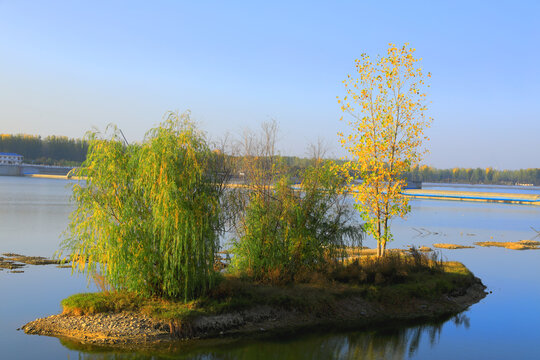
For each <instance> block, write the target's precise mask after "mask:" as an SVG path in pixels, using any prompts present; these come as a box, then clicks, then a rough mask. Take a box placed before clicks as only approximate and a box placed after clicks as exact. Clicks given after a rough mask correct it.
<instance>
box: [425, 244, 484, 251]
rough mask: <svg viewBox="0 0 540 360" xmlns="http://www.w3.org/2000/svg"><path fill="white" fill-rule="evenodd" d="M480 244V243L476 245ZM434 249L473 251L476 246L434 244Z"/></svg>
mask: <svg viewBox="0 0 540 360" xmlns="http://www.w3.org/2000/svg"><path fill="white" fill-rule="evenodd" d="M476 244H478V243H476ZM433 246H434V247H436V248H439V249H452V250H455V249H473V248H474V246H467V245H458V244H433Z"/></svg>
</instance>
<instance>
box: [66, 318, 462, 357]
mask: <svg viewBox="0 0 540 360" xmlns="http://www.w3.org/2000/svg"><path fill="white" fill-rule="evenodd" d="M449 320H450V321H449ZM446 323H453V324H454V325H455V326H457V327H460V326H463V327H464V328H465V329H468V328H469V327H470V319H469V317H468V316H467V315H466V314H464V313H461V314H458V315H456V316H453V317H452V318H446V319H441V320H440V321H437V322H431V323H423V324H418V325H415V326H407V327H406V326H401V327H395V326H385V327H381V328H378V329H376V330H370V331H357V332H348V333H344V334H339V333H338V334H336V333H332V334H325V335H321V334H318V335H308V336H305V337H302V338H300V339H290V340H283V339H280V340H275V339H273V340H269V339H267V340H256V341H255V340H252V341H245V342H244V341H242V342H234V343H232V344H220V345H215V344H213V345H212V343H211V342H206V343H204V342H203V343H199V346H196V347H193V346H187V347H186V346H182V344H178V345H177V346H176V348H175V347H174V346H173V347H168V348H167V349H163V348H162V349H154V350H151V351H148V352H146V353H119V352H114V353H112V352H109V351H110V349H101V350H98V349H94V350H91V348H88V347H82V346H81V345H79V346H77V345H76V343H73V342H67V341H62V343H63V344H64V346H66V347H68V348H71V349H73V350H79V351H81V352H80V353H79V359H81V360H87V359H88V360H90V359H93V360H98V359H99V360H117V359H118V360H120V359H173V358H174V359H194V360H210V359H220V360H248V359H267V360H274V359H275V360H277V359H344V360H348V359H359V360H376V359H391V360H402V359H407V358H413V357H414V356H415V355H416V354H417V352H418V350H419V348H420V346H421V344H422V343H423V342H425V341H426V340H427V341H428V343H429V346H431V347H433V346H436V345H437V344H438V343H439V340H440V338H441V333H442V329H443V326H444V324H446ZM89 351H93V352H89Z"/></svg>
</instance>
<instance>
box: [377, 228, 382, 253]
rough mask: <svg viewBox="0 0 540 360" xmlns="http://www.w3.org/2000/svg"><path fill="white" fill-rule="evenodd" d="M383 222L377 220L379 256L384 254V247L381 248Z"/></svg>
mask: <svg viewBox="0 0 540 360" xmlns="http://www.w3.org/2000/svg"><path fill="white" fill-rule="evenodd" d="M381 240H382V239H381V222H380V221H377V256H378V257H381V256H382V248H381Z"/></svg>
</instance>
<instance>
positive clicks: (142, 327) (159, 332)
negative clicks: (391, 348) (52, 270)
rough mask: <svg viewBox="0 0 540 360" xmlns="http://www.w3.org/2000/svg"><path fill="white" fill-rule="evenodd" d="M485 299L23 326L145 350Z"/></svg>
mask: <svg viewBox="0 0 540 360" xmlns="http://www.w3.org/2000/svg"><path fill="white" fill-rule="evenodd" d="M485 296H486V292H485V286H484V285H483V284H482V282H481V281H480V280H479V279H476V281H475V282H474V283H473V285H471V286H469V287H468V288H466V289H460V290H458V291H454V292H453V293H452V294H447V295H444V296H442V297H440V298H438V299H434V300H422V299H416V298H415V299H409V300H407V301H400V302H399V305H390V304H381V303H375V302H369V301H367V300H365V299H363V298H362V297H359V296H350V297H344V298H341V299H339V300H336V302H335V304H331V306H329V308H330V309H332V310H330V311H328V312H327V313H323V314H321V313H317V314H310V313H305V312H302V311H296V310H294V309H283V308H279V307H270V306H257V307H253V308H251V309H249V310H244V311H237V312H230V313H225V314H220V315H212V316H199V317H194V318H193V319H190V320H189V321H184V322H183V323H174V322H168V321H162V320H155V319H152V318H150V317H148V316H146V315H142V314H139V313H133V312H121V313H102V314H96V315H83V316H73V315H62V314H60V315H53V316H49V317H46V318H42V319H37V320H35V321H32V322H30V323H28V324H26V325H24V326H23V327H22V330H24V332H25V333H27V334H37V335H47V336H57V337H62V338H70V339H74V340H76V341H79V342H81V343H83V344H92V345H105V346H115V347H134V346H135V347H145V346H155V345H156V344H159V343H165V342H171V341H176V340H179V339H202V338H213V337H220V336H242V335H253V334H254V333H261V332H264V333H267V332H282V331H294V330H299V329H309V328H320V327H321V326H334V327H343V328H345V327H352V328H354V327H357V328H361V327H366V326H369V325H376V324H379V323H384V322H390V321H403V320H414V319H434V318H438V317H441V316H444V315H449V314H454V313H459V312H461V311H463V310H465V309H467V308H468V307H469V306H471V305H472V304H475V303H477V302H478V301H480V300H481V299H482V298H484V297H485Z"/></svg>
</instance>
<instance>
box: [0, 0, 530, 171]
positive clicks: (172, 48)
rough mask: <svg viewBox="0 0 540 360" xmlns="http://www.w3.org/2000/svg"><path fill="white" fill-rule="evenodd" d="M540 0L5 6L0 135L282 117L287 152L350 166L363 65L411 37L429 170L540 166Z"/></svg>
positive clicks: (132, 136) (1, 7)
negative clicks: (352, 113)
mask: <svg viewBox="0 0 540 360" xmlns="http://www.w3.org/2000/svg"><path fill="white" fill-rule="evenodd" d="M539 14H540V2H539V1H519V0H514V1H493V0H492V1H471V0H469V1H350V2H347V1H327V2H322V1H321V2H319V1H305V2H302V1H283V2H280V1H266V2H259V1H219V2H218V1H216V2H210V1H191V2H180V1H170V2H164V1H143V2H136V1H126V2H119V1H94V0H93V1H24V0H22V1H21V0H18V1H15V0H14V1H9V0H4V1H3V0H0V49H1V52H0V132H2V133H28V134H36V135H37V134H39V135H42V136H46V135H66V136H69V137H82V136H83V135H84V133H85V132H86V131H87V130H89V129H90V128H91V127H92V126H96V127H98V128H100V129H103V128H104V127H105V126H106V124H108V123H110V122H114V123H116V124H118V125H119V127H120V128H121V129H122V130H123V132H124V133H125V134H126V137H127V138H128V140H130V141H136V140H141V139H142V138H143V135H144V133H145V132H146V131H147V130H148V129H149V128H151V127H152V126H154V125H156V124H157V123H159V122H160V121H161V118H162V116H163V114H164V113H165V112H166V111H168V110H179V111H184V110H186V109H190V110H191V111H192V117H193V118H194V119H195V120H196V121H198V122H199V124H200V126H201V128H202V129H203V130H205V131H207V132H208V133H209V135H210V136H211V137H214V138H215V137H218V136H220V135H222V134H224V133H225V132H227V131H228V132H230V133H231V134H240V133H241V132H242V131H243V129H245V128H246V127H249V128H252V129H256V128H257V127H258V126H259V124H260V123H261V122H263V121H269V120H271V119H275V120H276V121H277V122H278V124H279V127H280V133H279V147H280V149H281V153H282V154H283V155H300V156H302V155H305V154H306V151H305V149H306V147H307V145H308V144H309V143H310V142H314V141H316V139H317V138H319V137H320V138H322V139H324V140H325V141H326V143H327V144H329V145H330V147H331V148H332V149H333V152H334V154H335V155H336V156H341V155H343V154H344V153H343V150H341V149H340V147H339V145H338V140H337V136H336V133H337V132H338V131H340V130H343V129H344V124H343V123H342V122H340V121H339V118H340V116H341V115H342V114H341V111H340V109H339V105H338V104H337V102H336V96H337V95H340V96H341V95H343V94H344V88H343V84H342V83H341V81H342V80H343V79H345V77H346V76H347V74H349V73H351V74H352V73H353V70H354V59H355V58H357V57H358V56H359V55H360V54H361V53H363V52H366V53H368V54H370V55H372V56H373V57H375V56H376V55H377V54H383V53H384V52H385V51H386V48H387V46H388V43H389V42H392V43H395V44H398V45H401V44H403V43H405V42H409V43H410V44H411V46H412V47H415V48H416V49H417V52H416V54H417V56H419V57H422V58H423V61H422V64H423V68H424V69H425V70H426V71H429V72H431V73H432V76H433V77H432V79H431V88H430V89H429V99H430V100H431V101H432V103H431V104H430V112H429V115H430V116H432V117H433V118H434V123H433V126H432V128H431V129H429V130H428V132H427V134H428V136H429V137H430V138H431V141H430V142H429V143H428V148H429V149H430V154H429V155H428V156H427V158H426V160H425V163H426V164H428V165H432V166H435V167H439V168H448V167H454V166H461V167H487V166H493V167H496V168H498V169H516V168H530V167H540V157H539V155H540V139H539V137H540V70H539V64H540V20H539V19H540V18H539Z"/></svg>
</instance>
